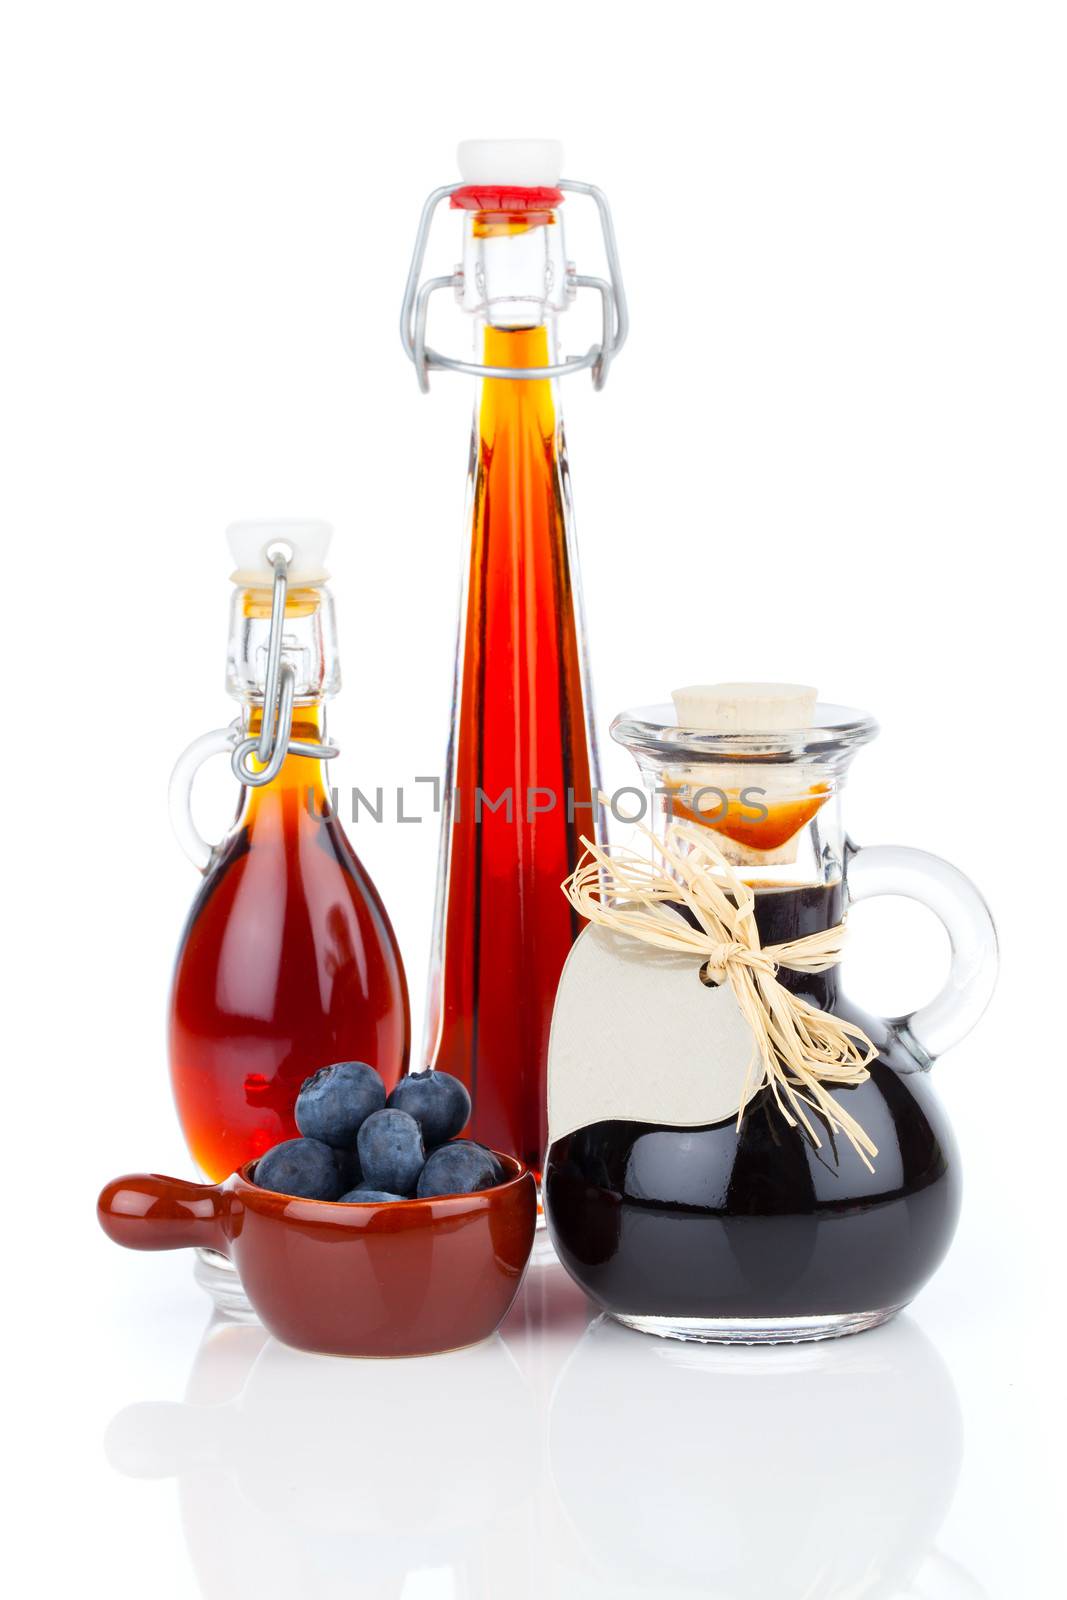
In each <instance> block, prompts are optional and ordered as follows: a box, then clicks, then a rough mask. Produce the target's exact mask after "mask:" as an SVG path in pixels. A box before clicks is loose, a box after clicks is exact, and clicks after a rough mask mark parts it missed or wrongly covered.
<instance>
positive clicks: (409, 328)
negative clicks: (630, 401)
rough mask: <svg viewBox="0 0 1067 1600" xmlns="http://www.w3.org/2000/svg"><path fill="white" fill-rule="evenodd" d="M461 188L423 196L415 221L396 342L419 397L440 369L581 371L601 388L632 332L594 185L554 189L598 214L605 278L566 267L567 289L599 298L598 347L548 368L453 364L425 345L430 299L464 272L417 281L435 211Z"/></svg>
mask: <svg viewBox="0 0 1067 1600" xmlns="http://www.w3.org/2000/svg"><path fill="white" fill-rule="evenodd" d="M462 187H463V185H462V184H459V183H450V184H445V185H444V186H443V187H442V188H440V189H434V191H433V192H432V194H430V195H429V196H428V197H427V200H426V204H425V205H424V206H423V208H422V216H421V217H420V218H419V230H418V232H417V233H416V235H415V248H414V250H413V251H412V255H411V266H410V268H409V270H408V281H407V286H406V288H405V289H404V304H403V307H402V309H401V312H400V342H401V344H402V345H403V346H404V351H405V354H406V355H407V357H408V360H409V361H411V362H413V363H414V367H415V376H416V377H417V378H418V380H419V388H420V389H421V390H422V392H423V394H426V393H427V392H428V390H429V387H430V369H431V368H438V369H440V370H441V371H444V372H465V373H468V374H470V375H471V376H472V377H476V378H564V377H567V376H568V375H569V374H570V373H572V372H584V371H585V370H586V369H590V370H591V371H592V375H593V388H594V389H602V388H603V387H604V384H605V383H606V382H607V376H608V369H609V367H610V366H611V363H612V362H613V361H614V359H615V357H616V356H617V355H618V353H619V351H620V350H621V349H622V347H623V345H624V344H625V343H626V335H627V334H628V333H629V331H630V317H629V313H628V311H627V308H626V291H625V289H624V288H623V283H622V267H621V266H620V264H619V249H618V245H617V244H616V242H615V228H614V225H613V223H612V220H611V207H610V206H609V205H608V201H607V196H606V195H605V194H604V193H603V191H602V190H600V189H598V188H597V187H596V185H595V184H592V183H578V182H577V181H572V180H569V179H566V178H563V179H561V180H560V182H559V185H558V187H559V188H560V189H564V190H566V191H567V192H568V193H570V194H584V195H588V197H589V198H590V199H591V200H592V201H594V203H595V204H596V208H597V210H598V212H599V213H600V231H601V233H602V234H603V237H604V251H605V254H606V256H607V263H608V279H607V280H605V279H603V278H593V277H588V276H586V275H585V274H584V273H577V272H573V271H571V270H570V268H569V267H568V271H567V287H568V288H569V289H574V290H578V289H596V290H597V292H598V293H599V295H600V304H601V317H602V325H601V326H602V331H601V336H600V343H599V344H592V345H590V346H589V349H588V350H587V351H586V352H585V354H584V355H583V356H568V357H567V359H566V360H565V361H562V362H557V363H556V364H555V365H554V366H550V367H490V366H485V365H484V364H483V363H481V362H478V361H457V360H456V358H455V357H454V356H443V355H441V353H440V351H438V350H433V349H431V348H430V346H429V345H428V344H427V343H426V319H427V315H428V312H429V306H430V297H431V295H433V294H434V292H435V291H436V290H438V289H461V288H462V287H463V273H462V271H456V272H454V273H451V274H450V275H449V276H447V277H440V278H427V279H426V282H425V283H420V282H419V279H420V277H421V274H422V264H423V259H424V257H425V255H426V243H427V240H428V239H429V236H430V227H431V224H432V223H433V218H434V213H435V211H436V210H437V207H438V206H439V205H440V204H441V203H442V202H443V201H445V200H447V199H448V198H449V197H450V196H451V195H453V194H455V192H456V190H457V189H460V188H462Z"/></svg>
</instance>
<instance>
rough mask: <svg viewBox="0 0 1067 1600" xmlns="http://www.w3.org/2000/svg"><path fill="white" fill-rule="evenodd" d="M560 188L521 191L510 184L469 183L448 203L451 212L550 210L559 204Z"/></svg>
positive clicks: (560, 200) (561, 197) (560, 201)
mask: <svg viewBox="0 0 1067 1600" xmlns="http://www.w3.org/2000/svg"><path fill="white" fill-rule="evenodd" d="M562 203H563V191H562V189H522V188H519V187H517V186H515V185H513V184H492V185H490V184H478V183H469V184H467V185H466V187H465V188H463V189H457V190H456V192H455V194H454V195H453V196H452V198H451V200H450V201H449V205H450V206H451V208H452V210H453V211H497V212H500V211H551V210H552V209H553V208H554V207H555V206H558V205H562Z"/></svg>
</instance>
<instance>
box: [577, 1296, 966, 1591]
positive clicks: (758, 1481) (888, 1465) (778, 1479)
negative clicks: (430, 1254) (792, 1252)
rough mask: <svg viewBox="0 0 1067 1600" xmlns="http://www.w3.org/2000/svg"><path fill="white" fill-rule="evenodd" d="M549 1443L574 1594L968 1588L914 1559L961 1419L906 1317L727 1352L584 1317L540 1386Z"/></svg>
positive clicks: (951, 1467)
mask: <svg viewBox="0 0 1067 1600" xmlns="http://www.w3.org/2000/svg"><path fill="white" fill-rule="evenodd" d="M635 1339H637V1340H641V1347H640V1350H639V1351H637V1350H635V1347H634V1340H635ZM548 1436H549V1462H550V1469H551V1472H552V1476H553V1479H554V1482H555V1486H556V1489H557V1491H558V1496H559V1500H560V1502H561V1504H562V1506H563V1507H564V1508H565V1511H566V1514H567V1517H568V1519H569V1521H570V1524H571V1528H572V1530H573V1534H574V1538H575V1541H576V1543H577V1545H578V1546H580V1548H581V1552H582V1563H581V1565H582V1569H583V1570H584V1571H585V1572H586V1573H587V1574H588V1575H589V1580H590V1581H589V1585H588V1587H582V1586H580V1585H574V1586H573V1587H572V1589H571V1590H570V1591H569V1592H571V1593H573V1594H575V1595H584V1594H586V1593H588V1594H590V1595H592V1594H600V1593H608V1592H609V1591H610V1592H611V1593H613V1594H614V1595H617V1596H629V1595H645V1594H649V1593H655V1594H657V1595H658V1596H663V1597H667V1596H675V1595H678V1596H682V1595H686V1596H688V1595H697V1594H700V1595H705V1594H709V1593H710V1594H714V1595H716V1596H718V1595H722V1596H729V1597H730V1600H768V1597H770V1596H776V1597H777V1596H797V1597H800V1596H803V1597H804V1600H832V1597H845V1596H847V1597H849V1600H853V1597H859V1596H863V1597H864V1600H875V1597H878V1600H881V1597H887V1600H888V1597H903V1596H910V1595H913V1594H919V1593H922V1594H923V1595H930V1596H931V1597H933V1596H935V1595H937V1596H944V1597H945V1600H949V1597H950V1596H962V1595H963V1594H969V1595H971V1596H978V1595H980V1594H981V1590H980V1589H979V1588H977V1587H976V1586H975V1585H974V1584H973V1583H971V1582H970V1580H969V1579H967V1578H966V1575H965V1574H960V1573H959V1570H958V1569H955V1570H952V1569H951V1564H949V1563H946V1562H944V1561H942V1560H940V1559H935V1558H932V1557H931V1556H930V1552H931V1546H932V1543H933V1541H934V1539H935V1537H936V1535H937V1531H938V1529H939V1527H940V1525H941V1522H942V1520H943V1518H944V1516H945V1513H946V1511H947V1510H948V1507H949V1504H950V1502H951V1500H952V1496H953V1493H954V1491H955V1486H956V1481H957V1479H958V1476H959V1470H960V1464H961V1459H962V1426H961V1419H960V1411H959V1404H958V1401H957V1398H956V1394H955V1390H954V1388H953V1385H952V1380H951V1378H950V1377H949V1374H948V1371H947V1370H946V1368H945V1366H944V1364H943V1362H942V1361H941V1359H940V1357H939V1356H938V1354H937V1352H936V1351H935V1349H934V1347H933V1346H932V1345H931V1344H930V1342H929V1341H928V1340H927V1339H926V1338H925V1337H924V1336H923V1335H922V1334H921V1333H920V1332H919V1330H918V1328H917V1327H916V1326H915V1325H914V1324H913V1323H912V1322H911V1321H910V1320H909V1319H908V1318H906V1317H903V1318H898V1319H897V1320H896V1321H895V1322H893V1323H890V1324H888V1325H886V1326H885V1327H884V1328H880V1329H876V1330H874V1331H873V1332H870V1333H866V1334H861V1335H858V1336H856V1337H853V1338H848V1339H840V1340H833V1341H829V1342H827V1343H823V1344H809V1345H787V1346H779V1347H776V1348H746V1347H735V1348H729V1349H724V1348H722V1347H717V1346H711V1345H709V1346H700V1345H687V1344H677V1343H673V1342H671V1341H667V1340H662V1341H661V1340H658V1339H648V1338H646V1337H644V1336H642V1335H640V1334H633V1333H630V1332H628V1331H627V1330H626V1329H624V1328H621V1327H619V1326H618V1325H617V1324H616V1323H613V1322H611V1321H607V1320H605V1321H602V1322H598V1323H596V1324H595V1325H594V1326H592V1327H591V1328H590V1329H589V1331H588V1333H587V1334H586V1335H585V1336H584V1338H583V1339H582V1341H581V1343H580V1345H579V1346H578V1348H577V1349H576V1350H575V1352H574V1354H573V1356H572V1358H571V1360H570V1361H569V1363H568V1365H567V1367H566V1370H565V1371H564V1372H563V1374H562V1376H561V1378H560V1381H559V1382H558V1384H557V1386H556V1390H555V1393H554V1395H553V1397H552V1403H551V1408H550V1415H549V1419H548ZM939 1571H940V1574H941V1575H940V1576H938V1572H939ZM961 1579H962V1581H963V1582H964V1584H969V1587H964V1588H961V1586H960V1584H961ZM917 1582H921V1584H922V1587H921V1589H920V1588H916V1587H915V1585H916V1583H917Z"/></svg>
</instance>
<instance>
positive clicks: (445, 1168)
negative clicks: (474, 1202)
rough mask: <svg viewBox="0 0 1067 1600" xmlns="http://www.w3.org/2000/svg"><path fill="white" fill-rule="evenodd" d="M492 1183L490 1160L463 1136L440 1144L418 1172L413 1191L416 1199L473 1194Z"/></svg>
mask: <svg viewBox="0 0 1067 1600" xmlns="http://www.w3.org/2000/svg"><path fill="white" fill-rule="evenodd" d="M495 1182H496V1172H495V1169H494V1162H493V1161H492V1160H491V1159H490V1157H489V1153H488V1151H486V1150H483V1149H482V1148H481V1146H480V1145H476V1144H472V1143H471V1142H470V1141H469V1140H467V1139H459V1140H457V1141H456V1143H455V1144H443V1145H440V1146H439V1147H438V1148H437V1149H436V1150H435V1151H434V1152H433V1155H431V1156H430V1157H429V1158H428V1159H427V1162H426V1165H425V1166H424V1167H423V1169H422V1172H421V1173H420V1174H419V1186H418V1190H417V1191H416V1192H417V1194H418V1196H419V1199H420V1200H427V1199H429V1198H430V1197H431V1196H432V1195H444V1194H473V1193H474V1192H475V1190H476V1189H491V1188H492V1187H493V1185H494V1183H495Z"/></svg>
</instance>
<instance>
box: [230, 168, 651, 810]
mask: <svg viewBox="0 0 1067 1600" xmlns="http://www.w3.org/2000/svg"><path fill="white" fill-rule="evenodd" d="M463 187H464V185H463V184H459V183H450V184H446V185H444V186H443V187H442V188H440V189H434V190H433V192H432V194H430V195H429V196H428V197H427V200H426V204H425V205H424V206H423V208H422V216H421V217H420V218H419V228H418V232H417V233H416V235H415V248H414V250H413V251H412V256H411V266H410V268H409V270H408V281H407V286H406V288H405V289H404V304H403V308H402V310H401V312H400V342H401V344H402V345H403V346H404V351H405V354H406V355H407V357H408V360H409V361H411V362H412V363H413V364H414V367H415V376H416V377H417V379H418V381H419V388H420V389H421V390H422V392H423V394H426V393H427V392H428V391H429V387H430V370H431V368H433V369H437V370H440V371H442V372H463V373H467V374H468V375H469V376H471V377H475V378H565V377H568V376H569V375H570V373H572V372H584V371H586V370H587V369H588V370H589V371H591V373H592V377H593V388H594V389H602V388H603V387H604V384H605V383H606V382H607V376H608V369H609V368H610V366H611V363H612V362H613V361H614V359H615V357H616V356H617V355H618V353H619V351H620V350H621V349H622V347H623V345H624V344H625V343H626V335H627V334H628V333H629V331H630V318H629V313H628V311H627V308H626V292H625V290H624V288H623V283H622V268H621V266H620V264H619V250H618V245H617V244H616V242H615V228H614V226H613V224H612V220H611V208H610V206H609V205H608V201H607V196H606V195H605V194H604V193H603V192H602V191H601V190H600V189H598V188H597V187H596V185H595V184H592V183H578V182H577V181H573V180H569V179H566V178H561V179H560V181H559V183H558V185H557V187H558V188H560V189H563V190H566V191H567V193H569V194H581V195H587V196H588V197H589V198H590V199H591V200H592V201H593V202H594V204H595V205H596V208H597V211H598V212H599V214H600V231H601V234H602V235H603V239H604V252H605V255H606V257H607V263H608V278H607V280H605V279H604V278H594V277H589V276H587V275H586V274H584V273H577V272H572V271H571V270H570V266H569V264H568V270H567V288H568V289H569V290H573V291H575V292H576V291H577V290H579V289H595V290H596V291H597V293H598V294H599V295H600V304H601V317H602V323H601V327H602V331H601V336H600V343H599V344H592V345H590V346H589V349H588V350H587V351H586V352H585V354H584V355H582V356H568V357H567V359H566V360H565V361H562V362H557V363H556V364H555V365H554V366H550V367H490V366H486V365H485V364H484V363H482V362H478V361H457V360H456V358H455V357H454V356H445V355H442V354H441V353H440V351H438V350H434V349H432V348H431V347H430V346H429V345H428V344H427V343H426V321H427V315H428V312H429V306H430V298H431V296H432V295H433V294H434V292H435V291H436V290H438V289H456V290H459V289H462V287H463V273H462V271H460V270H457V271H456V272H454V273H450V274H449V275H448V276H447V277H439V278H427V279H426V281H425V282H424V283H423V282H420V278H421V276H422V266H423V260H424V258H425V255H426V244H427V240H428V239H429V236H430V227H431V225H432V223H433V219H434V213H435V212H436V210H437V207H438V206H439V205H441V204H442V202H443V201H446V200H448V199H450V198H451V196H452V195H454V194H455V193H456V192H457V190H459V189H461V188H463ZM264 726H266V723H265V722H264ZM235 770H236V769H235ZM238 775H239V776H240V774H238ZM248 781H250V780H249V779H247V778H244V777H243V778H242V782H245V783H247V782H248Z"/></svg>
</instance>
